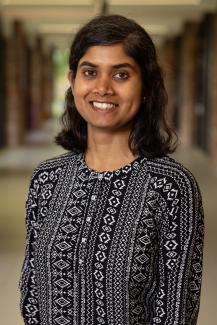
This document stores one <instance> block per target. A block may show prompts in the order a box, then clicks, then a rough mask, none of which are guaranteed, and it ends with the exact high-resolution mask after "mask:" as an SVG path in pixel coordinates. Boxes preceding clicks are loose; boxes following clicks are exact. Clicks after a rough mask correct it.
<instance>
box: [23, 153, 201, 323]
mask: <svg viewBox="0 0 217 325" xmlns="http://www.w3.org/2000/svg"><path fill="white" fill-rule="evenodd" d="M26 210H27V214H26V225H27V240H26V253H25V260H24V264H23V268H22V275H21V279H20V289H21V311H22V315H23V318H24V321H25V324H31V325H34V324H40V325H68V324H69V325H154V324H156V325H157V324H161V325H195V324H196V321H197V315H198V310H199V299H200V288H201V276H202V251H203V210H202V203H201V197H200V192H199V190H198V186H197V183H196V181H195V179H194V177H193V176H192V174H191V173H190V172H189V171H188V170H186V169H185V168H184V167H183V166H182V165H181V164H179V163H177V162H176V161H175V160H173V159H171V158H169V157H163V158H154V159H147V158H144V157H143V158H141V157H140V158H137V159H136V160H134V161H133V162H132V163H130V164H129V165H127V166H125V167H122V168H120V169H118V170H116V171H113V172H96V171H94V170H92V169H90V168H89V167H88V166H87V165H86V164H85V160H84V155H83V154H82V153H81V154H74V153H67V154H64V155H62V156H60V157H57V158H53V159H50V160H47V161H45V162H43V163H41V164H40V166H39V167H38V168H37V169H36V170H35V172H34V174H33V177H32V180H31V184H30V189H29V196H28V200H27V205H26Z"/></svg>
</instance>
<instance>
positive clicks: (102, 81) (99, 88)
mask: <svg viewBox="0 0 217 325" xmlns="http://www.w3.org/2000/svg"><path fill="white" fill-rule="evenodd" d="M94 93H95V94H98V95H100V96H106V95H113V93H114V89H113V85H112V80H111V79H110V77H109V76H99V77H98V78H97V79H96V83H95V88H94Z"/></svg>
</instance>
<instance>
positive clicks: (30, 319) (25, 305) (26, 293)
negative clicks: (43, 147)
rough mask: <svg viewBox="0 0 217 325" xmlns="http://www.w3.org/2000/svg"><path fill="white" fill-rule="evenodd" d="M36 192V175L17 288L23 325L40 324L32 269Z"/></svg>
mask: <svg viewBox="0 0 217 325" xmlns="http://www.w3.org/2000/svg"><path fill="white" fill-rule="evenodd" d="M38 192H39V183H38V180H37V178H36V173H35V174H33V177H32V179H31V183H30V188H29V194H28V199H27V202H26V250H25V258H24V262H23V267H22V273H21V278H20V282H19V287H20V291H21V300H20V308H21V314H22V316H23V318H24V322H25V324H32V325H34V324H40V320H39V308H38V297H37V288H36V281H35V269H34V250H35V242H36V239H37V236H38V222H37V213H38Z"/></svg>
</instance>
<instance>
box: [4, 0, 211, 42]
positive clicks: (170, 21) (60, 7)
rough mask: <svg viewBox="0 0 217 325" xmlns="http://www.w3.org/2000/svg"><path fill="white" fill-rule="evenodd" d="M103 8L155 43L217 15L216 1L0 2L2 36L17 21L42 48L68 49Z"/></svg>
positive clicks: (96, 0) (49, 0)
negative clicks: (41, 42)
mask: <svg viewBox="0 0 217 325" xmlns="http://www.w3.org/2000/svg"><path fill="white" fill-rule="evenodd" d="M105 2H106V5H105ZM105 8H106V13H109V14H111V13H112V14H121V15H124V16H127V17H129V18H132V19H135V20H136V21H137V22H138V23H140V24H141V25H143V26H144V27H145V28H146V30H147V31H148V32H149V33H150V34H151V36H152V37H153V39H154V41H155V42H156V43H159V42H161V41H163V40H164V39H165V38H166V37H169V36H171V35H175V34H178V33H179V32H180V31H181V29H182V28H183V25H184V23H185V22H186V21H189V20H191V21H192V20H193V21H197V20H200V19H201V17H202V15H203V13H206V12H214V11H216V12H217V0H107V1H106V0H0V12H1V20H2V22H3V27H4V32H5V34H6V35H9V34H10V33H11V21H13V20H14V19H20V20H22V21H23V22H24V24H25V29H26V30H27V32H28V33H29V34H30V35H32V36H33V37H34V35H36V34H41V35H43V38H44V39H45V43H46V44H48V45H50V44H52V45H55V46H58V47H68V46H69V44H70V42H71V40H72V38H73V35H74V34H75V33H76V31H77V30H78V29H79V28H80V27H81V26H82V24H84V23H85V22H87V21H88V20H89V19H91V18H92V17H94V16H95V15H97V14H100V13H102V11H103V10H104V9H105Z"/></svg>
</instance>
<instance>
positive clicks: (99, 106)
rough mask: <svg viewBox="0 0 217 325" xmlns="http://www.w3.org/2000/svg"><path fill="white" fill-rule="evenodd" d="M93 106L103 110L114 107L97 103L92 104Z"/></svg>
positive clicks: (109, 104)
mask: <svg viewBox="0 0 217 325" xmlns="http://www.w3.org/2000/svg"><path fill="white" fill-rule="evenodd" d="M93 106H94V107H96V108H100V109H104V110H106V109H111V108H113V107H115V105H114V104H111V103H99V102H93Z"/></svg>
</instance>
